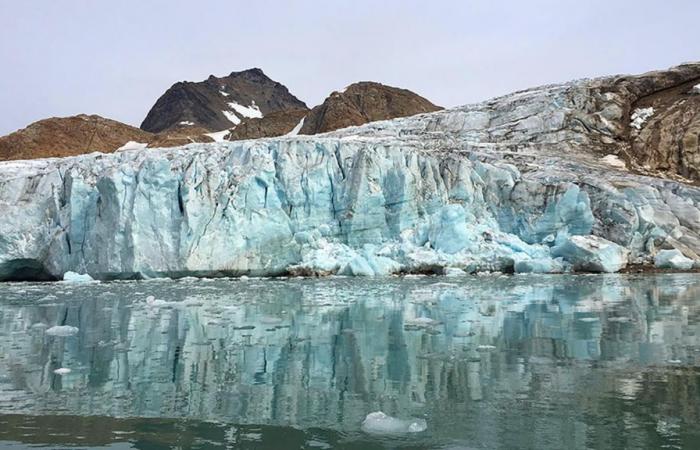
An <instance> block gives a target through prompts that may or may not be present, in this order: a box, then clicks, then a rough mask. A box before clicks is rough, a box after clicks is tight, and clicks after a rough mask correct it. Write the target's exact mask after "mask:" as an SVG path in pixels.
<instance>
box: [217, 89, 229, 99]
mask: <svg viewBox="0 0 700 450" xmlns="http://www.w3.org/2000/svg"><path fill="white" fill-rule="evenodd" d="M219 94H221V95H223V96H224V97H228V96H229V93H228V92H224V90H223V89H222V90H220V91H219Z"/></svg>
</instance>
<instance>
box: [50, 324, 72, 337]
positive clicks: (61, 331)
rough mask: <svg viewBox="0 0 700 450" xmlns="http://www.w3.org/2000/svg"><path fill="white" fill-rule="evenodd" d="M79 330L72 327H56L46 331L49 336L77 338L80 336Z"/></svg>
mask: <svg viewBox="0 0 700 450" xmlns="http://www.w3.org/2000/svg"><path fill="white" fill-rule="evenodd" d="M78 331H79V330H78V328H76V327H72V326H70V325H56V326H53V327H51V328H49V329H48V330H46V334H48V335H49V336H64V337H65V336H75V335H76V334H78Z"/></svg>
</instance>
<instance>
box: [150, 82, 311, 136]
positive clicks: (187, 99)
mask: <svg viewBox="0 0 700 450" xmlns="http://www.w3.org/2000/svg"><path fill="white" fill-rule="evenodd" d="M287 109H307V107H306V105H305V104H304V102H302V101H301V100H299V99H298V98H296V97H295V96H294V95H292V94H290V93H289V90H288V89H287V88H286V87H285V86H284V85H282V84H280V83H278V82H276V81H273V80H271V79H270V78H269V77H268V76H267V75H265V74H264V73H263V71H262V70H260V69H249V70H244V71H242V72H232V73H231V74H230V75H228V76H226V77H221V78H218V77H215V76H213V75H212V76H210V77H209V78H207V79H206V80H204V81H201V82H190V81H182V82H178V83H175V84H174V85H173V86H172V87H171V88H170V89H168V90H167V91H166V92H165V93H164V94H163V95H162V96H161V97H160V98H159V99H158V101H157V102H156V104H155V105H154V106H153V108H151V110H150V111H149V112H148V115H147V116H146V118H145V119H144V121H143V123H142V124H141V129H142V130H145V131H149V132H153V133H158V132H161V131H164V130H168V129H171V128H174V127H179V126H198V127H202V128H204V129H206V130H208V131H210V132H213V131H221V130H225V129H229V128H231V127H233V126H235V125H238V124H239V123H241V121H242V120H244V119H246V118H260V117H263V116H265V115H267V114H270V113H273V112H278V111H283V110H287Z"/></svg>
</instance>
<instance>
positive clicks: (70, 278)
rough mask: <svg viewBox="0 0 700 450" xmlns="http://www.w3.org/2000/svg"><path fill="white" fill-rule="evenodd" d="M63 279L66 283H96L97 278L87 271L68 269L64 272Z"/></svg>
mask: <svg viewBox="0 0 700 450" xmlns="http://www.w3.org/2000/svg"><path fill="white" fill-rule="evenodd" d="M63 281H64V282H66V283H95V282H96V281H95V279H94V278H92V277H91V276H90V275H88V274H86V273H77V272H71V271H68V272H66V273H64V274H63Z"/></svg>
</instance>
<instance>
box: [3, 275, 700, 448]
mask: <svg viewBox="0 0 700 450" xmlns="http://www.w3.org/2000/svg"><path fill="white" fill-rule="evenodd" d="M54 326H72V327H76V328H77V330H72V332H73V334H71V330H69V329H67V328H63V329H59V331H60V330H63V331H64V332H65V331H66V330H68V333H64V334H68V335H61V333H60V332H59V334H58V335H56V333H55V332H56V330H57V329H55V328H54V329H53V330H52V327H54ZM60 369H63V370H60ZM66 369H70V371H68V370H66ZM56 370H58V373H56V372H55V371H56ZM374 411H383V412H384V413H386V414H389V415H391V416H394V417H397V418H399V419H407V420H411V419H425V421H426V422H427V430H425V431H423V432H418V433H399V434H393V435H377V434H369V433H365V432H363V431H362V430H361V424H362V421H363V420H364V418H365V417H366V416H367V414H368V413H371V412H374ZM30 447H31V448H35V447H45V448H110V449H132V448H137V449H161V448H163V449H165V448H183V449H184V448H199V449H209V448H212V449H217V448H251V449H258V448H260V449H329V448H351V449H373V448H416V449H418V448H440V449H464V448H469V449H472V448H537V449H549V448H551V449H562V448H700V275H697V274H694V275H693V274H691V275H680V274H679V275H644V276H641V275H640V276H633V275H628V276H624V275H613V276H583V275H579V276H515V277H513V276H500V277H499V276H487V277H467V278H442V277H428V278H401V279H399V278H392V279H383V280H367V279H342V278H339V279H325V280H303V279H301V280H300V279H294V280H252V279H251V280H181V281H148V282H119V283H104V284H89V285H71V284H62V283H54V284H27V283H18V284H0V448H9V449H25V448H30Z"/></svg>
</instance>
